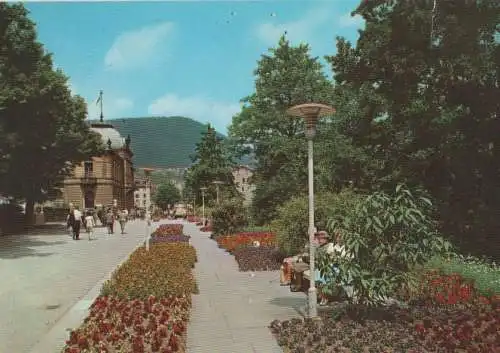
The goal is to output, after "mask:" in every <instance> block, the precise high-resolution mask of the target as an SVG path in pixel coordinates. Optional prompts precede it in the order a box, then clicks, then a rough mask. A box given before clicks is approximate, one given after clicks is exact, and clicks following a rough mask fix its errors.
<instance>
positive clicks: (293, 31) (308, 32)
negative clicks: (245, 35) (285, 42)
mask: <svg viewBox="0 0 500 353" xmlns="http://www.w3.org/2000/svg"><path fill="white" fill-rule="evenodd" d="M330 8H331V6H330ZM331 19H332V13H331V11H330V10H329V8H326V7H320V8H315V9H313V10H312V11H309V12H308V13H306V15H305V16H304V17H303V18H301V19H298V20H296V21H291V22H284V23H272V22H267V23H261V24H260V25H258V26H257V28H256V29H255V33H256V35H257V37H258V38H259V39H260V40H261V41H262V42H264V43H265V44H267V45H269V46H273V45H275V44H276V43H277V42H278V39H279V38H280V37H281V36H282V35H283V34H284V33H285V31H286V36H287V38H288V39H289V40H290V41H292V42H309V41H310V40H311V39H312V37H313V36H314V32H315V31H316V30H317V29H318V28H319V27H321V26H322V25H324V24H325V22H327V21H328V20H331Z"/></svg>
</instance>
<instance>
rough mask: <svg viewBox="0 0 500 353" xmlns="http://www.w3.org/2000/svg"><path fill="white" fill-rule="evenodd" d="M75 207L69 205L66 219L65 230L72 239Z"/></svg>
mask: <svg viewBox="0 0 500 353" xmlns="http://www.w3.org/2000/svg"><path fill="white" fill-rule="evenodd" d="M74 210H75V207H74V206H73V204H72V203H70V204H69V210H68V216H67V217H66V228H68V230H69V231H70V235H71V236H72V237H73V238H74V237H75V236H74V232H73V226H74V224H75V214H74V212H73V211H74Z"/></svg>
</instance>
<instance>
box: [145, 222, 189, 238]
mask: <svg viewBox="0 0 500 353" xmlns="http://www.w3.org/2000/svg"><path fill="white" fill-rule="evenodd" d="M183 229H184V225H182V224H161V225H160V226H159V227H158V228H157V229H156V230H155V231H154V232H153V234H152V235H153V236H167V235H178V234H183Z"/></svg>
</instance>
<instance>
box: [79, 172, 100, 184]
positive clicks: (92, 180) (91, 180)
mask: <svg viewBox="0 0 500 353" xmlns="http://www.w3.org/2000/svg"><path fill="white" fill-rule="evenodd" d="M80 180H81V183H82V184H86V185H95V184H97V177H96V176H95V174H94V173H92V172H85V173H83V175H82V177H81V178H80Z"/></svg>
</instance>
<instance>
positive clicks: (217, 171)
mask: <svg viewBox="0 0 500 353" xmlns="http://www.w3.org/2000/svg"><path fill="white" fill-rule="evenodd" d="M191 160H192V162H193V164H192V165H191V167H190V168H189V169H188V170H187V172H186V176H185V188H186V194H193V195H198V197H197V203H198V202H201V194H200V189H201V188H202V187H207V188H208V190H207V192H206V196H207V197H206V199H205V201H208V200H212V201H213V200H215V198H216V186H215V185H214V184H213V182H215V181H220V182H222V183H223V184H222V185H221V186H220V187H219V189H220V192H221V193H222V192H224V193H225V194H226V193H227V194H229V195H236V194H237V191H236V188H235V185H234V178H233V173H232V170H233V166H234V163H233V161H232V158H231V156H230V155H229V153H228V151H227V150H226V148H225V145H224V144H223V143H222V139H221V138H220V137H219V136H217V133H216V131H215V129H214V128H212V127H211V126H210V125H208V127H207V131H205V132H202V136H201V140H200V142H198V143H197V144H196V147H195V152H194V154H193V156H192V157H191Z"/></svg>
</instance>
